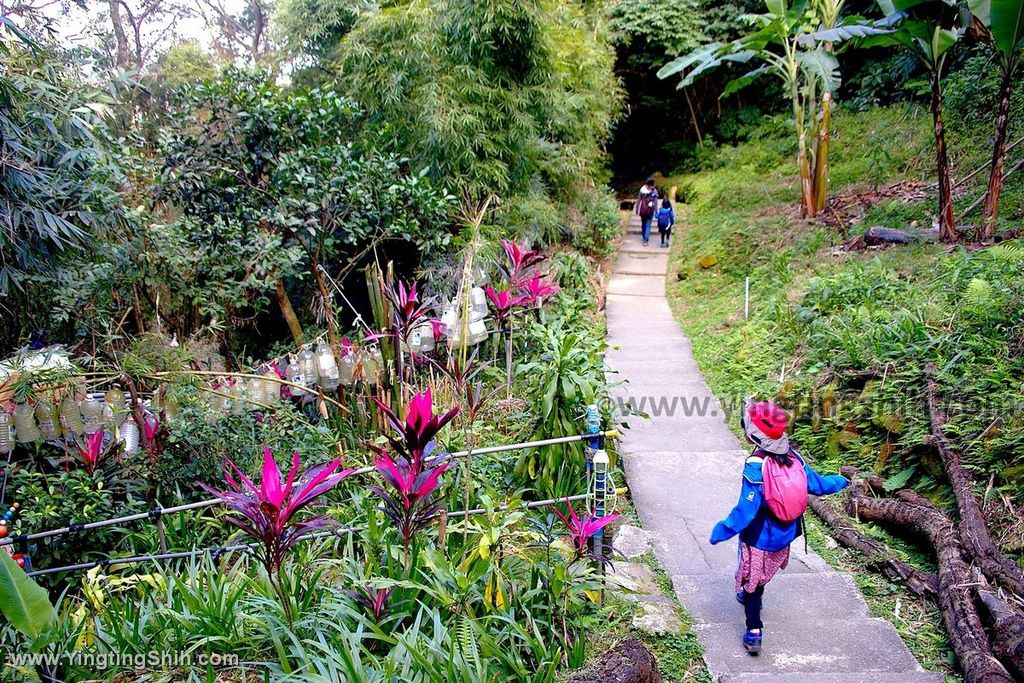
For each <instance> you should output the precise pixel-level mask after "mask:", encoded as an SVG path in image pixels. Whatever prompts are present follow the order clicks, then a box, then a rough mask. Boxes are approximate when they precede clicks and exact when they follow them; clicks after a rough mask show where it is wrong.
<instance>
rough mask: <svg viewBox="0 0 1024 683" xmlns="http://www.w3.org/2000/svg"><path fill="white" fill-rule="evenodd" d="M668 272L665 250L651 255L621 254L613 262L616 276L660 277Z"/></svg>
mask: <svg viewBox="0 0 1024 683" xmlns="http://www.w3.org/2000/svg"><path fill="white" fill-rule="evenodd" d="M667 271H668V253H666V251H665V250H662V251H660V252H654V253H653V254H622V255H620V256H619V258H618V260H616V261H615V270H613V271H612V272H613V273H615V274H616V275H624V274H631V275H632V274H635V275H660V276H664V275H665V273H666V272H667Z"/></svg>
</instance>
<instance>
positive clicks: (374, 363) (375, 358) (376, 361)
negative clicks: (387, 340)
mask: <svg viewBox="0 0 1024 683" xmlns="http://www.w3.org/2000/svg"><path fill="white" fill-rule="evenodd" d="M383 365H384V358H383V357H382V356H381V355H380V349H378V348H372V349H370V350H368V351H365V350H364V351H363V376H362V377H361V378H360V379H362V380H363V381H364V382H366V383H367V384H368V385H369V386H371V387H373V386H377V375H379V374H380V369H381V367H382V366H383Z"/></svg>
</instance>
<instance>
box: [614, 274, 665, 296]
mask: <svg viewBox="0 0 1024 683" xmlns="http://www.w3.org/2000/svg"><path fill="white" fill-rule="evenodd" d="M608 293H609V294H621V295H626V296H651V297H659V298H663V297H664V296H665V277H664V275H613V276H612V279H611V280H610V281H609V282H608Z"/></svg>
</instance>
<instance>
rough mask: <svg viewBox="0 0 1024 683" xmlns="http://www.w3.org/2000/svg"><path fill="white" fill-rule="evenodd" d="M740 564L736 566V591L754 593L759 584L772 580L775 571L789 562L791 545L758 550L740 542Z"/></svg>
mask: <svg viewBox="0 0 1024 683" xmlns="http://www.w3.org/2000/svg"><path fill="white" fill-rule="evenodd" d="M738 556H739V566H738V567H737V568H736V592H737V593H738V592H739V591H746V592H747V593H753V592H754V591H755V590H757V587H758V586H763V585H765V584H766V583H768V582H769V581H771V580H772V577H773V576H775V573H776V572H777V571H779V570H780V569H785V568H786V565H787V564H789V546H786V547H785V548H783V549H782V550H776V551H775V552H771V553H770V552H766V551H764V550H758V549H757V548H754V547H752V546H749V545H747V544H746V543H743V542H742V541H741V542H740V547H739V551H738Z"/></svg>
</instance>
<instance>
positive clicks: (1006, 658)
mask: <svg viewBox="0 0 1024 683" xmlns="http://www.w3.org/2000/svg"><path fill="white" fill-rule="evenodd" d="M978 600H979V601H980V602H981V604H982V605H984V606H985V610H986V611H987V612H988V615H989V618H990V620H991V622H992V649H993V650H994V651H995V654H996V657H999V659H1000V660H1001V661H1003V662H1005V663H1006V664H1007V665H1009V666H1010V667H1011V668H1012V669H1013V673H1014V675H1015V676H1016V677H1017V680H1024V616H1022V615H1021V612H1020V609H1019V608H1018V607H1017V606H1016V605H1013V606H1011V605H1010V604H1008V603H1007V602H1006V601H1005V600H1003V599H1002V598H1000V597H999V596H998V595H996V594H995V593H993V592H992V591H990V590H979V591H978Z"/></svg>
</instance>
